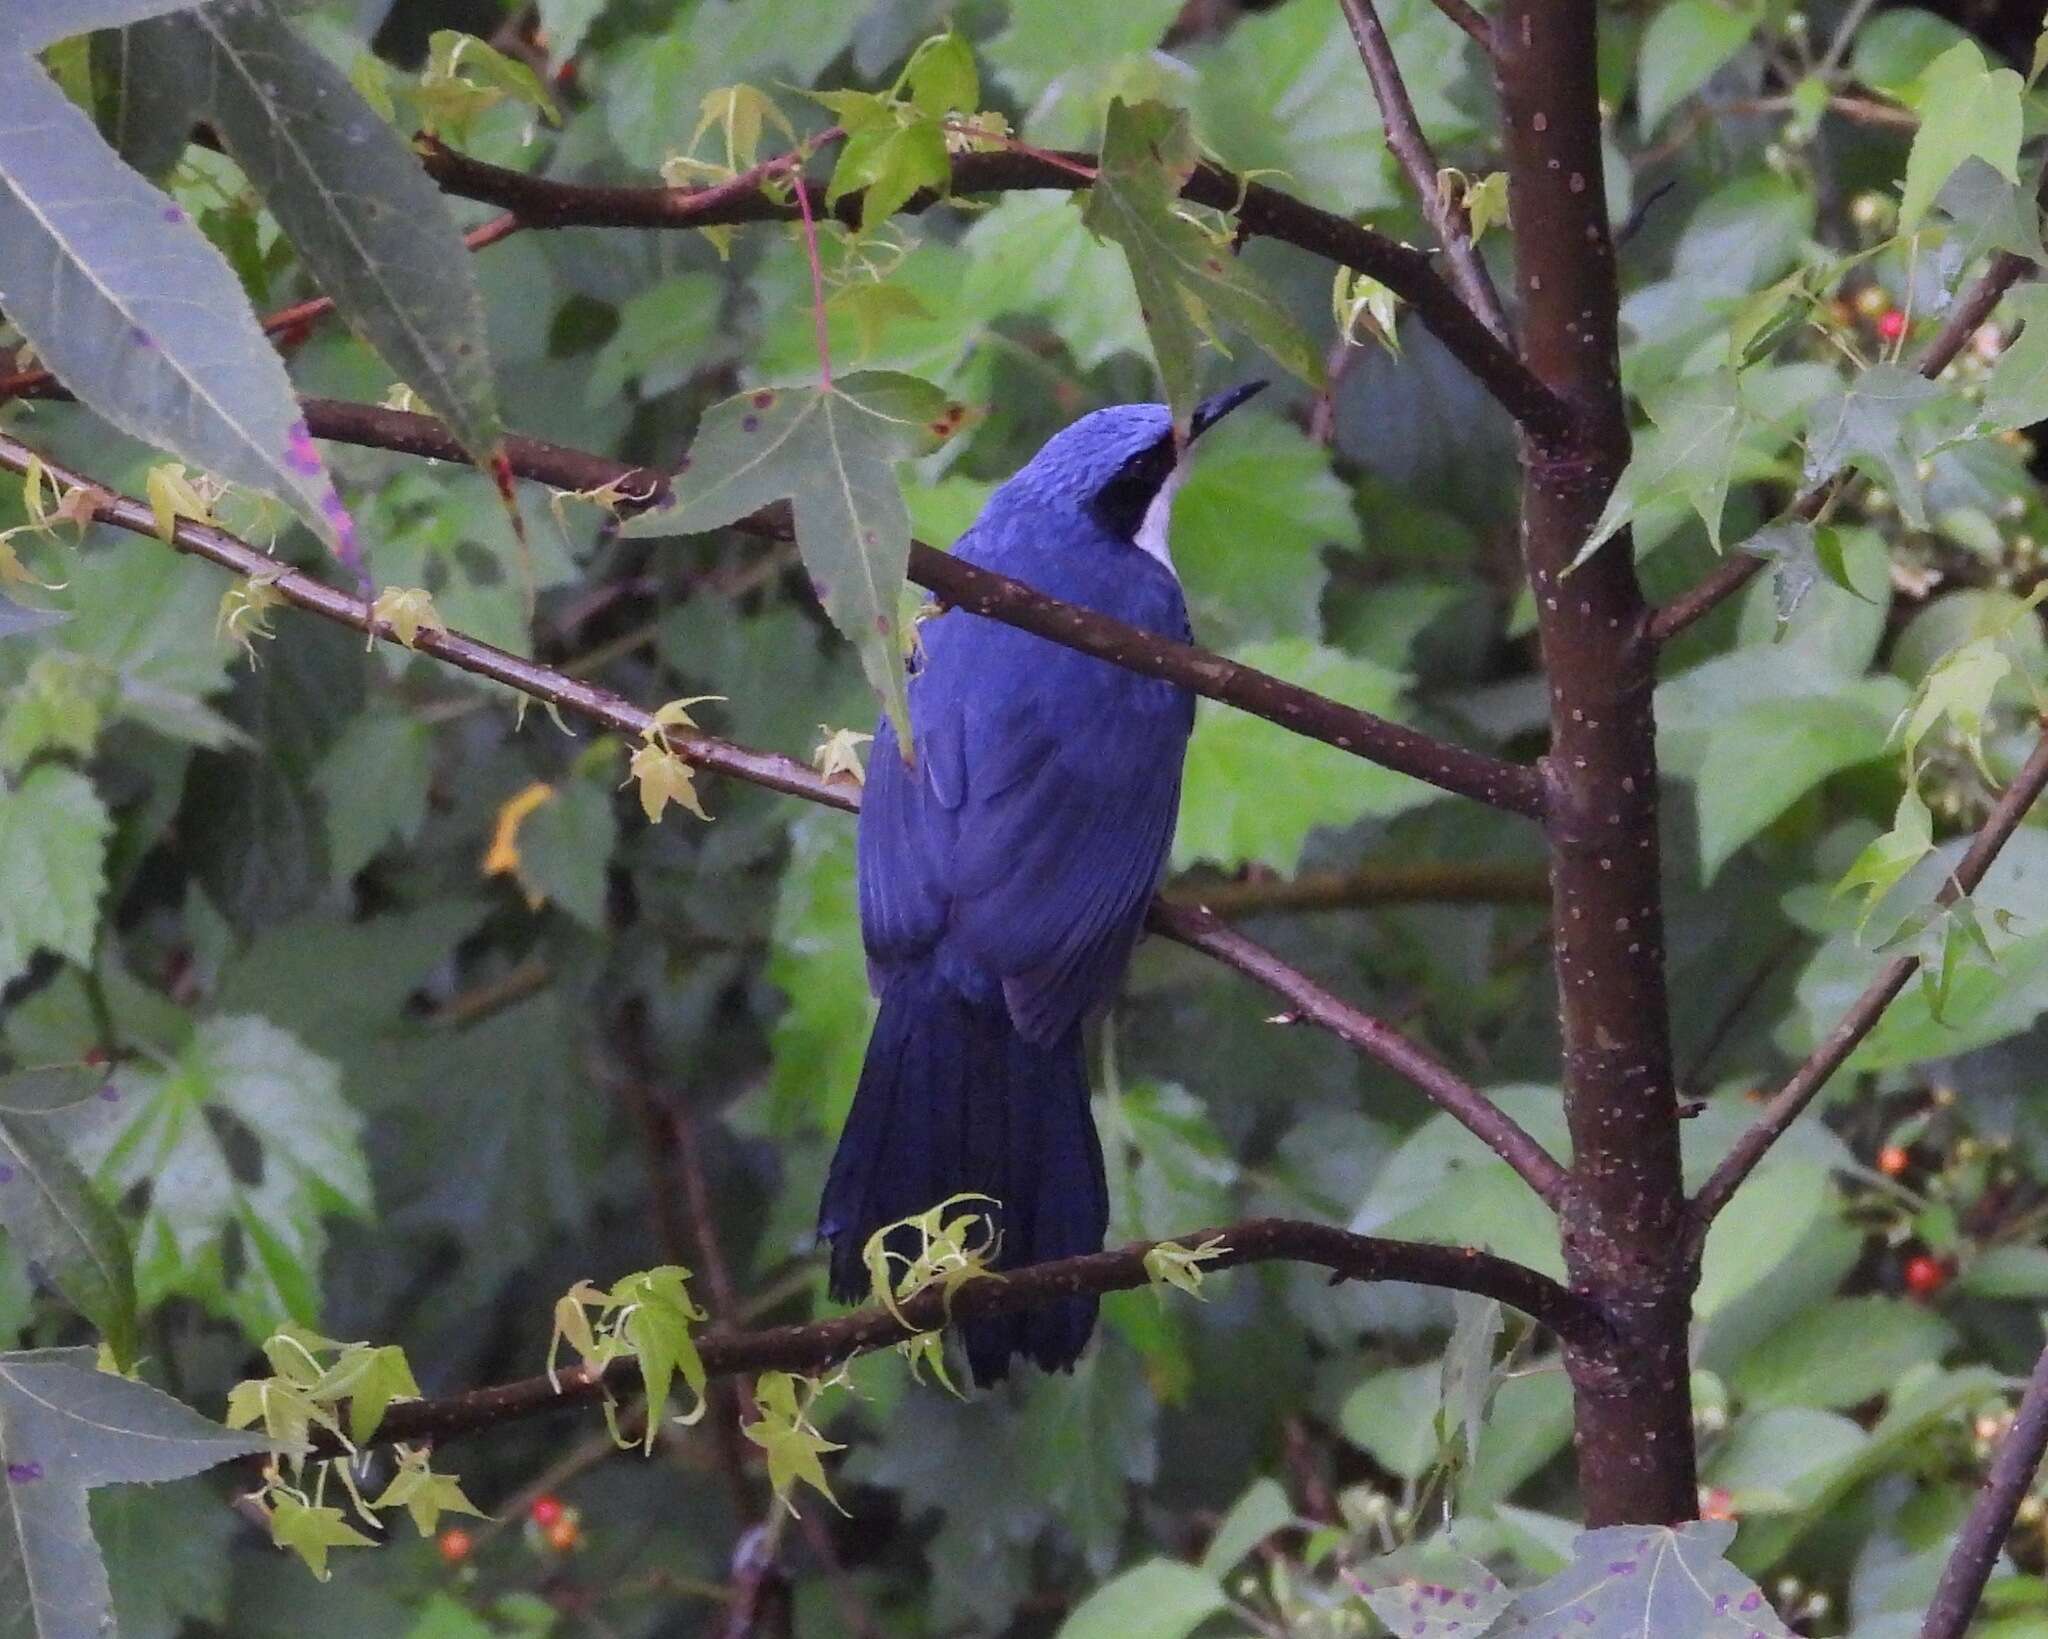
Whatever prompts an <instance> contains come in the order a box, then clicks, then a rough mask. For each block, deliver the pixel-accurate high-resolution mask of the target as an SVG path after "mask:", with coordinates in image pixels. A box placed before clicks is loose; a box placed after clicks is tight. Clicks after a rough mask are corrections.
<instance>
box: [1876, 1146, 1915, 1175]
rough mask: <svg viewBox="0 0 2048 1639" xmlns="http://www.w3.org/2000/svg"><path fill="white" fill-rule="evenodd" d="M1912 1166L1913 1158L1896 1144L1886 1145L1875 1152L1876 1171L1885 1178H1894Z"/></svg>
mask: <svg viewBox="0 0 2048 1639" xmlns="http://www.w3.org/2000/svg"><path fill="white" fill-rule="evenodd" d="M1912 1164H1913V1158H1912V1157H1911V1156H1910V1155H1908V1154H1907V1153H1906V1152H1905V1150H1903V1149H1902V1148H1900V1146H1898V1145H1897V1144H1887V1145H1885V1147H1884V1148H1883V1149H1881V1150H1879V1151H1878V1152H1877V1170H1878V1171H1879V1172H1881V1173H1883V1174H1884V1175H1885V1176H1886V1177H1887V1178H1896V1177H1898V1176H1899V1175H1900V1174H1901V1173H1903V1172H1904V1171H1905V1170H1906V1169H1907V1168H1908V1167H1909V1166H1911V1165H1912Z"/></svg>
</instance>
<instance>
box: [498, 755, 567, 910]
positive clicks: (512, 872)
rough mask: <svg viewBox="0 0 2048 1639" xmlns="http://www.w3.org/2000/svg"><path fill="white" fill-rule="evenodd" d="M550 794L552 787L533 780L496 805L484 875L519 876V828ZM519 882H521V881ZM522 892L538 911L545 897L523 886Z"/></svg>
mask: <svg viewBox="0 0 2048 1639" xmlns="http://www.w3.org/2000/svg"><path fill="white" fill-rule="evenodd" d="M554 794H555V788H554V787H553V786H552V785H549V784H548V783H547V782H546V781H545V780H535V781H534V782H533V783H532V784H531V785H528V786H527V787H526V788H525V789H524V790H522V791H520V792H519V793H518V794H517V795H515V796H511V797H508V798H506V799H505V801H504V802H502V803H500V804H499V805H498V818H497V822H496V823H495V824H494V825H492V827H491V845H490V847H489V848H487V849H486V850H485V851H484V862H483V874H484V875H485V876H513V877H516V876H519V827H520V826H521V825H523V824H525V823H526V819H527V816H528V815H530V814H531V813H533V811H534V810H535V809H536V808H539V807H540V806H541V804H543V803H545V802H546V801H548V800H549V799H550V798H551V797H553V796H554ZM521 880H522V883H523V881H524V879H523V878H522V879H521ZM525 891H526V902H527V904H528V905H529V906H531V907H532V908H533V909H535V910H539V909H540V907H541V906H542V905H543V904H545V903H546V902H547V896H546V895H545V894H541V893H538V892H536V891H535V890H534V889H533V888H532V887H530V886H528V887H526V890H525Z"/></svg>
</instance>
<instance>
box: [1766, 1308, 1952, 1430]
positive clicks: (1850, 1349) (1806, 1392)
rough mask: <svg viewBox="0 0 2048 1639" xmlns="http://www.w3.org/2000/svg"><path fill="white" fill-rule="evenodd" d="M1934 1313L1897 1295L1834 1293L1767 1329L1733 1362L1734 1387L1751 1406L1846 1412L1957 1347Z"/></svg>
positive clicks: (1944, 1325)
mask: <svg viewBox="0 0 2048 1639" xmlns="http://www.w3.org/2000/svg"><path fill="white" fill-rule="evenodd" d="M1955 1342H1956V1334H1955V1332H1954V1330H1953V1329H1952V1328H1951V1327H1950V1326H1949V1325H1948V1324H1947V1323H1946V1322H1945V1321H1943V1320H1942V1319H1941V1318H1940V1317H1939V1316H1937V1315H1932V1314H1929V1313H1928V1312H1927V1310H1926V1309H1924V1308H1922V1307H1921V1306H1920V1305H1918V1304H1915V1303H1909V1302H1906V1301H1905V1300H1903V1299H1900V1298H1887V1297H1876V1296H1870V1297H1855V1298H1836V1299H1835V1300H1833V1301H1832V1302H1830V1303H1826V1304H1823V1305H1821V1306H1820V1307H1819V1308H1816V1309H1809V1310H1807V1311H1806V1312H1805V1313H1803V1314H1801V1315H1798V1316H1796V1317H1794V1318H1793V1320H1792V1321H1791V1323H1790V1324H1789V1325H1787V1326H1784V1327H1782V1328H1780V1329H1779V1330H1777V1331H1774V1332H1772V1333H1771V1334H1770V1335H1769V1336H1767V1337H1765V1338H1764V1339H1763V1341H1762V1342H1761V1343H1760V1344H1759V1345H1758V1346H1757V1347H1756V1348H1755V1349H1753V1350H1751V1351H1750V1352H1749V1353H1748V1354H1747V1355H1745V1356H1744V1357H1743V1358H1742V1360H1741V1361H1739V1362H1738V1363H1737V1365H1736V1367H1735V1370H1734V1373H1733V1375H1732V1378H1731V1382H1732V1386H1733V1387H1734V1389H1735V1392H1736V1393H1737V1394H1738V1395H1740V1396H1741V1397H1742V1399H1743V1401H1744V1402H1745V1404H1747V1405H1748V1406H1749V1407H1750V1408H1752V1409H1754V1410H1764V1409H1768V1408H1769V1407H1772V1406H1820V1407H1822V1408H1824V1409H1827V1410H1847V1409H1848V1408H1850V1407H1852V1406H1857V1405H1861V1404H1862V1403H1863V1402H1864V1401H1865V1400H1869V1399H1873V1398H1875V1397H1877V1396H1879V1395H1882V1394H1885V1393H1887V1392H1888V1391H1889V1390H1890V1389H1891V1387H1892V1385H1893V1384H1894V1383H1896V1382H1897V1381H1898V1380H1899V1379H1900V1378H1901V1377H1903V1376H1904V1375H1905V1374H1906V1372H1907V1371H1908V1370H1910V1369H1911V1368H1912V1367H1914V1366H1918V1365H1922V1364H1925V1363H1928V1362H1932V1361H1938V1360H1939V1359H1940V1358H1941V1357H1942V1355H1944V1354H1945V1353H1947V1352H1948V1351H1949V1350H1950V1349H1951V1348H1953V1347H1954V1346H1955Z"/></svg>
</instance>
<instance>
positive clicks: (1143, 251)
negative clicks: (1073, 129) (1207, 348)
mask: <svg viewBox="0 0 2048 1639" xmlns="http://www.w3.org/2000/svg"><path fill="white" fill-rule="evenodd" d="M1199 157H1200V156H1199V155H1198V154H1197V152H1196V149H1195V138H1194V132H1193V130H1192V128H1191V127H1190V126H1189V124H1188V116H1187V113H1186V111H1185V110H1183V109H1177V108H1168V107H1166V106H1165V105H1164V104H1161V103H1138V104H1136V105H1132V104H1129V103H1126V102H1124V101H1123V100H1122V99H1121V98H1118V99H1116V100H1114V101H1112V102H1111V103H1110V105H1109V116H1108V124H1107V126H1106V127H1105V130H1104V135H1103V140H1102V163H1101V167H1100V169H1099V170H1098V172H1097V174H1096V178H1095V185H1094V187H1092V188H1091V189H1089V191H1088V202H1087V205H1086V207H1085V208H1084V210H1083V212H1082V220H1083V221H1085V222H1086V223H1087V224H1088V226H1089V228H1090V229H1092V230H1093V231H1094V233H1095V234H1096V235H1097V236H1098V237H1099V238H1103V239H1108V240H1112V241H1114V242H1115V243H1116V244H1117V245H1118V246H1119V247H1121V249H1122V250H1123V253H1124V258H1125V260H1126V261H1128V262H1129V264H1130V268H1131V283H1132V284H1133V285H1135V286H1136V287H1137V292H1138V306H1139V308H1140V310H1141V311H1142V312H1143V314H1144V318H1145V328H1146V330H1147V331H1148V332H1149V333H1150V335H1151V337H1152V352H1153V355H1154V356H1155V357H1156V358H1157V359H1158V361H1159V375H1160V379H1161V381H1162V383H1163V385H1164V387H1165V391H1166V402H1167V405H1168V407H1169V408H1171V410H1172V411H1173V418H1174V421H1175V423H1176V424H1177V425H1181V426H1185V425H1186V424H1187V420H1188V417H1189V415H1190V414H1191V413H1192V412H1193V410H1194V407H1195V401H1196V399H1197V398H1199V397H1200V396H1201V380H1200V352H1201V346H1202V342H1203V341H1204V339H1207V340H1209V341H1211V342H1213V341H1215V340H1216V326H1215V320H1216V319H1219V318H1220V319H1223V320H1226V321H1227V322H1229V323H1231V324H1234V325H1236V326H1237V327H1238V328H1239V329H1240V330H1242V331H1244V333H1245V334H1246V335H1248V336H1250V337H1251V338H1252V340H1253V341H1255V342H1257V343H1258V344H1259V345H1260V346H1261V347H1263V348H1264V349H1265V350H1266V351H1267V352H1268V353H1270V354H1271V355H1272V356H1273V358H1274V360H1275V362H1277V363H1279V364H1281V365H1283V366H1284V367H1285V368H1286V369H1288V370H1290V371H1292V372H1293V373H1294V374H1295V375H1297V376H1299V377H1301V379H1302V380H1303V381H1306V382H1307V383H1308V384H1309V385H1310V386H1312V387H1320V386H1321V385H1322V382H1323V358H1322V354H1321V353H1319V352H1318V351H1317V350H1316V349H1315V347H1314V346H1313V345H1311V343H1310V342H1309V339H1308V337H1307V336H1306V335H1305V334H1303V332H1302V330H1301V327H1300V326H1299V325H1297V324H1296V323H1295V322H1294V319H1293V317H1292V316H1291V315H1290V314H1289V313H1288V312H1287V310H1286V309H1285V308H1284V307H1282V306H1281V305H1280V303H1279V302H1278V301H1276V300H1275V299H1274V298H1273V296H1272V295H1271V294H1269V293H1268V292H1267V291H1266V289H1265V288H1264V286H1262V285H1261V284H1260V283H1259V282H1258V281H1257V280H1256V279H1255V278H1254V277H1253V276H1252V272H1251V269H1249V268H1248V267H1246V266H1245V265H1244V263H1243V261H1242V260H1240V259H1239V258H1238V257H1237V256H1236V255H1235V254H1233V252H1232V249H1231V246H1230V243H1229V241H1228V238H1227V237H1226V238H1224V239H1223V240H1221V241H1220V242H1219V240H1218V239H1216V238H1214V237H1212V236H1211V235H1210V234H1209V233H1208V232H1207V231H1206V230H1205V229H1204V228H1203V227H1202V226H1200V225H1199V224H1198V223H1197V222H1195V221H1194V220H1192V219H1191V218H1190V217H1188V216H1185V215H1183V214H1181V211H1180V208H1179V199H1180V190H1181V187H1182V185H1183V184H1184V183H1185V182H1186V181H1187V179H1188V176H1189V175H1190V173H1192V172H1193V170H1194V168H1195V164H1196V161H1197V160H1198V158H1199Z"/></svg>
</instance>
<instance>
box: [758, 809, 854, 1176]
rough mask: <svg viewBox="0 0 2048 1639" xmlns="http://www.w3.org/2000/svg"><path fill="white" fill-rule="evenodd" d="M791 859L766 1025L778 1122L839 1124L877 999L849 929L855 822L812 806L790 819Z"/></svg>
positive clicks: (780, 900) (779, 1127)
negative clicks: (774, 993)
mask: <svg viewBox="0 0 2048 1639" xmlns="http://www.w3.org/2000/svg"><path fill="white" fill-rule="evenodd" d="M789 846H790V860H789V865H788V868H787V869H786V870H785V871H784V872H783V875H782V882H781V886H780V889H779V891H778V894H777V897H776V902H775V923H774V929H773V933H772V935H771V942H770V946H769V956H768V981H769V983H770V984H772V985H774V986H775V987H776V989H777V990H779V991H780V992H781V994H782V996H783V997H784V1006H783V1009H782V1011H781V1013H780V1014H779V1016H778V1017H777V1018H776V1020H775V1023H774V1026H773V1028H772V1032H771V1035H770V1044H771V1046H772V1047H773V1049H774V1068H773V1069H772V1071H771V1072H770V1077H771V1079H770V1109H771V1112H772V1120H773V1128H774V1131H775V1132H776V1133H777V1134H778V1135H782V1136H789V1135H793V1134H795V1133H797V1132H800V1131H804V1130H806V1129H810V1128H813V1127H820V1128H822V1129H823V1130H824V1131H826V1132H836V1131H838V1129H839V1125H840V1123H841V1122H842V1121H844V1120H845V1118H846V1110H847V1106H848V1101H849V1100H851V1099H852V1097H853V1089H854V1086H855V1084H856V1083H857V1082H858V1080H859V1078H860V1066H861V1059H862V1057H863V1056H864V1054H865V1053H866V1051H867V1037H868V1026H869V1024H870V1023H871V1022H872V1020H873V1018H874V1010H875V1004H874V999H873V998H872V997H871V996H870V995H869V993H868V969H867V959H866V957H865V956H864V955H863V953H862V952H861V950H860V949H859V941H857V940H853V939H848V938H847V937H846V930H847V929H848V928H851V927H853V926H854V925H855V924H856V921H857V919H858V916H859V903H858V899H857V896H856V892H855V887H854V879H853V827H852V826H850V825H848V824H847V823H846V822H845V821H844V820H843V819H842V818H841V817H840V816H839V815H837V814H827V813H823V812H812V813H806V814H804V815H802V816H801V817H800V818H798V819H797V821H796V822H795V823H794V824H793V825H792V826H791V827H790V839H789Z"/></svg>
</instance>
